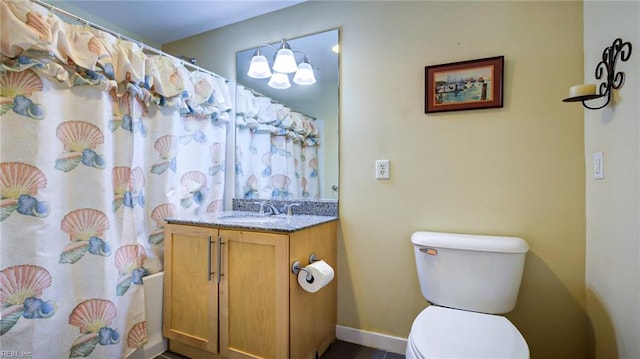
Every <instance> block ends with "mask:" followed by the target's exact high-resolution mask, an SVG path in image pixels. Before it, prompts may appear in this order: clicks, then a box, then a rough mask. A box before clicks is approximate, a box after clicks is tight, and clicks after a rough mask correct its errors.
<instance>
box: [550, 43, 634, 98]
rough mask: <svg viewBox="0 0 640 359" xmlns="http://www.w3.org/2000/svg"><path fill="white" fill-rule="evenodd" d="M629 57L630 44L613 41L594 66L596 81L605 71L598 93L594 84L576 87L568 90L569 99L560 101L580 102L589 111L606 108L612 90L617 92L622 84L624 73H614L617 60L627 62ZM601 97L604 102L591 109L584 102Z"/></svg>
mask: <svg viewBox="0 0 640 359" xmlns="http://www.w3.org/2000/svg"><path fill="white" fill-rule="evenodd" d="M629 57H631V43H630V42H622V39H620V38H617V39H615V40H614V41H613V43H612V44H611V46H609V47H606V48H605V49H604V51H603V52H602V61H600V62H599V63H598V65H597V66H596V73H595V75H596V79H598V80H600V79H601V78H603V77H604V76H605V71H606V80H605V82H602V83H600V86H599V89H598V92H596V85H594V84H583V85H576V86H572V87H571V88H570V89H569V97H568V98H565V99H564V100H562V101H563V102H582V105H583V106H584V107H585V108H587V109H589V110H599V109H601V108H604V107H606V106H607V105H608V104H609V102H611V92H612V90H618V89H619V88H621V87H622V85H623V84H624V72H617V73H616V62H617V61H618V59H620V60H622V61H623V62H625V61H627V60H629ZM603 97H606V101H605V103H604V104H602V105H600V106H595V107H591V106H589V105H587V103H586V101H589V100H595V99H598V98H603Z"/></svg>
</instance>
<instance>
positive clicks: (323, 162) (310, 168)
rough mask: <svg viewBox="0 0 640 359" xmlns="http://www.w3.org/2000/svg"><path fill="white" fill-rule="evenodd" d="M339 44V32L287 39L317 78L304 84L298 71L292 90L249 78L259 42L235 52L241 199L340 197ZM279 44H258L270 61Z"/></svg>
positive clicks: (237, 176) (237, 183)
mask: <svg viewBox="0 0 640 359" xmlns="http://www.w3.org/2000/svg"><path fill="white" fill-rule="evenodd" d="M338 41H339V34H338V29H334V30H330V31H325V32H321V33H317V34H312V35H309V36H304V37H299V38H294V39H286V42H287V43H288V44H289V46H290V47H291V50H293V52H294V57H295V60H296V62H297V63H298V64H299V63H301V62H303V58H304V56H306V58H307V59H308V60H309V62H310V64H311V67H312V69H313V72H314V74H315V78H316V82H315V83H314V84H312V85H299V84H297V83H295V82H294V81H293V77H294V73H291V74H289V75H288V77H289V80H290V83H291V87H289V88H287V89H276V88H272V87H270V86H269V85H268V82H269V78H265V79H256V78H252V77H249V76H248V75H247V72H248V69H249V65H250V63H251V58H252V57H253V55H254V54H255V52H256V49H258V44H257V45H256V47H254V48H251V49H248V50H245V51H240V52H238V53H237V54H236V82H237V84H238V87H237V91H236V107H237V109H236V111H237V113H236V168H235V178H234V186H235V193H234V198H245V199H246V198H254V199H293V200H303V199H306V200H337V199H338V188H339V187H338V186H339V183H338V178H339V177H338V144H339V141H338V129H339V126H338V124H339V104H338V89H339V69H338V53H337V45H338ZM280 46H281V41H278V42H276V43H272V44H269V45H265V44H263V45H260V46H259V48H260V51H261V52H262V55H264V56H265V57H266V59H267V61H268V62H269V65H270V66H273V61H274V57H275V54H276V51H277V49H279V48H280Z"/></svg>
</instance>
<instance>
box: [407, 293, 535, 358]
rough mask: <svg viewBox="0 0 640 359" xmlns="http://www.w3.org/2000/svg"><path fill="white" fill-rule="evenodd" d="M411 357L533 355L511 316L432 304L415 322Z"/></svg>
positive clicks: (409, 345)
mask: <svg viewBox="0 0 640 359" xmlns="http://www.w3.org/2000/svg"><path fill="white" fill-rule="evenodd" d="M407 358H420V359H422V358H492V359H496V358H529V347H528V346H527V343H526V341H525V340H524V338H523V337H522V334H520V332H519V331H518V329H517V328H516V327H515V326H514V325H513V324H512V323H511V322H510V321H509V320H507V318H505V317H503V316H499V315H492V314H483V313H475V312H468V311H463V310H459V309H449V308H443V307H438V306H435V305H431V306H429V307H427V308H426V309H425V310H423V311H422V312H421V313H420V314H418V316H417V317H416V319H415V320H414V321H413V324H412V326H411V333H410V334H409V339H408V343H407Z"/></svg>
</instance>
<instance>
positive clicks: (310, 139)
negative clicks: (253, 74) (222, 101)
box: [236, 87, 320, 146]
mask: <svg viewBox="0 0 640 359" xmlns="http://www.w3.org/2000/svg"><path fill="white" fill-rule="evenodd" d="M236 91H237V92H236V126H238V127H240V128H249V129H251V130H252V131H254V132H270V133H271V134H272V135H275V136H286V137H287V138H291V139H293V140H294V141H300V142H302V143H304V144H305V145H307V146H313V145H316V144H319V141H320V132H319V130H318V127H317V126H316V125H315V120H314V119H313V118H311V117H308V116H305V115H303V114H301V113H299V112H296V111H293V110H291V109H290V108H288V107H286V106H284V105H282V104H279V103H274V102H272V101H271V99H269V98H268V97H263V96H258V95H255V94H254V93H252V92H251V91H249V90H247V89H244V88H241V87H238V89H237V90H236Z"/></svg>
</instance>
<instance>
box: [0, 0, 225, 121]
mask: <svg viewBox="0 0 640 359" xmlns="http://www.w3.org/2000/svg"><path fill="white" fill-rule="evenodd" d="M0 24H1V25H0V26H1V30H2V31H0V40H1V41H0V43H1V44H2V47H1V48H0V51H1V52H2V63H3V66H2V70H4V71H11V72H21V71H25V70H27V69H30V70H33V71H35V72H37V73H38V74H39V75H44V76H49V77H51V78H54V79H55V80H56V81H57V82H58V83H59V84H60V85H61V86H66V87H74V86H81V85H100V86H103V88H104V90H105V91H112V90H115V91H116V92H117V93H118V94H119V95H120V96H122V95H123V94H124V93H125V92H130V93H132V94H134V95H136V97H137V98H138V100H139V101H141V103H143V104H145V105H146V106H149V105H150V104H152V103H153V104H156V105H160V106H166V105H177V106H179V107H180V108H181V109H182V111H183V112H184V113H197V114H198V115H211V119H212V120H216V121H227V120H228V114H227V112H228V111H229V110H230V109H231V104H232V101H231V97H230V94H229V91H228V87H227V86H226V83H225V82H226V81H225V80H224V79H222V78H219V77H214V76H211V75H209V74H207V73H204V72H198V71H196V72H190V71H188V70H187V69H186V68H185V67H184V66H183V65H182V64H181V63H180V62H179V61H177V60H175V59H173V58H170V57H167V56H159V55H153V56H148V55H147V54H145V53H144V52H143V46H142V44H139V43H135V42H131V41H126V40H122V39H119V38H118V37H116V36H113V35H111V34H109V33H106V32H104V31H100V30H98V29H94V28H92V27H89V26H84V25H75V24H68V23H66V22H64V21H62V20H61V19H60V18H59V17H57V16H54V15H53V14H51V13H50V12H49V10H48V9H45V8H44V7H42V6H39V5H37V4H33V3H31V2H29V1H2V2H0ZM0 95H1V96H3V97H7V96H6V95H4V94H0Z"/></svg>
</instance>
